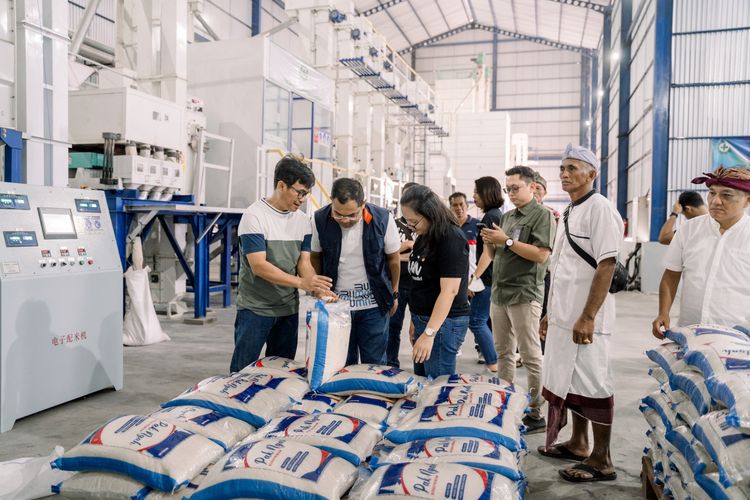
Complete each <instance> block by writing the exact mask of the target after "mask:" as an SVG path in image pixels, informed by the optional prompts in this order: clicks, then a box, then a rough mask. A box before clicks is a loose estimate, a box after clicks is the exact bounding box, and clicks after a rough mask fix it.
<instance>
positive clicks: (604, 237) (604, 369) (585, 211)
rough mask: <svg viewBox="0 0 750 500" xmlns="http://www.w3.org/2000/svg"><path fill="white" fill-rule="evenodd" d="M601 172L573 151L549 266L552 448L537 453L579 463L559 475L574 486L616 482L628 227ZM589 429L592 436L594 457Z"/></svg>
mask: <svg viewBox="0 0 750 500" xmlns="http://www.w3.org/2000/svg"><path fill="white" fill-rule="evenodd" d="M598 168H599V160H598V159H597V158H596V155H595V154H594V153H592V152H591V151H590V150H588V149H586V148H583V147H580V146H573V145H571V144H569V145H568V147H567V148H566V150H565V153H564V154H563V160H562V164H561V165H560V180H561V182H562V188H563V190H564V191H565V192H567V193H568V195H569V196H570V200H571V204H570V205H569V206H568V208H567V209H566V210H565V213H564V215H563V220H562V224H561V226H562V227H560V229H559V230H558V231H557V236H556V239H555V244H554V250H553V253H552V259H551V264H550V269H551V271H550V273H551V276H552V278H551V285H550V296H549V305H548V309H549V312H548V315H547V317H546V318H545V319H543V320H542V324H541V325H540V328H539V333H540V336H542V337H545V336H546V341H547V345H546V349H545V352H544V364H543V370H542V372H543V377H544V383H543V386H544V388H543V389H542V394H543V395H544V398H545V399H546V400H547V402H548V404H549V410H548V425H547V439H546V443H545V445H543V446H540V447H539V448H538V451H539V453H540V454H542V455H544V456H549V457H553V458H560V459H566V460H571V459H572V460H577V461H580V462H581V463H579V464H577V465H575V466H572V467H568V468H565V469H561V470H560V471H559V473H560V476H562V478H563V479H565V480H567V481H571V482H592V481H611V480H614V479H616V477H617V473H616V472H615V470H614V465H613V464H612V458H611V455H610V439H611V435H612V421H613V418H614V394H613V385H614V384H613V382H612V369H611V366H610V362H609V359H610V356H609V343H610V336H611V335H612V333H613V332H614V327H615V299H614V296H613V295H612V294H610V293H609V287H610V284H611V283H612V276H613V275H614V271H615V265H616V262H617V255H618V253H619V250H620V246H621V244H622V240H623V232H624V225H623V222H622V218H621V217H620V215H619V214H618V213H617V211H616V210H615V209H614V207H613V206H612V204H611V203H610V202H609V200H607V199H606V198H605V197H603V196H602V195H600V194H598V193H596V192H595V191H594V188H593V186H594V180H595V179H596V177H597V175H598ZM566 233H569V235H570V239H569V238H568V235H567V234H566ZM571 240H572V241H573V242H574V243H575V244H576V245H577V246H578V247H580V250H582V251H583V252H586V253H587V254H588V255H589V256H591V257H592V258H593V259H594V260H595V261H596V262H597V267H596V269H594V268H593V267H592V266H591V265H589V263H588V262H587V261H586V260H584V259H583V257H582V256H581V255H579V254H578V253H577V252H576V251H575V250H574V248H573V246H572V245H571V243H570V241H571ZM567 410H571V414H572V417H573V430H572V434H571V437H570V439H569V440H568V441H565V442H561V443H557V444H553V443H555V441H556V440H557V437H558V434H559V431H560V430H561V429H562V428H563V427H564V426H565V424H566V422H567ZM589 422H591V426H592V427H593V433H594V446H593V449H592V450H591V452H590V453H589V438H588V428H589Z"/></svg>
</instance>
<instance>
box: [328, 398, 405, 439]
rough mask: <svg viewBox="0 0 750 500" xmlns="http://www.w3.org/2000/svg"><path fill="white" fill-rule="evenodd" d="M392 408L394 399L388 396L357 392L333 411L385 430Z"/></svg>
mask: <svg viewBox="0 0 750 500" xmlns="http://www.w3.org/2000/svg"><path fill="white" fill-rule="evenodd" d="M391 408H393V401H391V400H390V399H388V398H384V397H382V396H373V395H371V394H355V395H353V396H349V397H348V398H346V400H344V401H343V402H342V403H340V404H339V405H337V406H336V408H335V409H334V410H333V411H334V412H335V413H338V414H339V415H346V416H348V417H354V418H358V419H360V420H364V421H365V422H367V423H368V424H370V425H372V426H373V427H375V428H376V429H377V430H379V431H380V432H383V431H384V430H385V428H386V420H387V419H388V414H389V413H390V411H391Z"/></svg>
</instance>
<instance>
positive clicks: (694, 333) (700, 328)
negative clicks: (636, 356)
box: [664, 325, 750, 353]
mask: <svg viewBox="0 0 750 500" xmlns="http://www.w3.org/2000/svg"><path fill="white" fill-rule="evenodd" d="M664 335H665V336H666V337H667V338H668V339H669V340H672V341H674V342H677V343H678V344H680V347H681V348H682V350H683V352H685V353H688V352H690V351H694V350H695V349H697V348H698V347H699V346H702V345H706V344H712V343H714V342H720V343H724V342H731V341H734V342H741V343H745V344H750V338H748V336H747V335H745V334H744V333H743V332H741V331H739V330H737V329H735V328H730V327H728V326H721V325H690V326H682V327H679V328H675V329H673V330H667V331H666V333H665V334H664Z"/></svg>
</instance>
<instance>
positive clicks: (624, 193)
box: [617, 0, 633, 219]
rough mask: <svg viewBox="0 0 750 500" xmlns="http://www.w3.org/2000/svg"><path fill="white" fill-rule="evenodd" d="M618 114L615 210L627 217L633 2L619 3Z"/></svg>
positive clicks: (624, 1)
mask: <svg viewBox="0 0 750 500" xmlns="http://www.w3.org/2000/svg"><path fill="white" fill-rule="evenodd" d="M620 9H621V10H620V19H621V22H622V25H621V28H620V75H619V76H620V78H619V80H620V87H619V90H618V97H619V99H618V100H619V105H620V106H619V109H620V114H619V118H618V127H617V210H618V211H619V212H620V216H621V217H622V218H623V219H626V218H627V216H628V167H629V163H630V38H629V37H628V33H630V25H631V24H632V22H633V1H632V0H622V2H621V3H620Z"/></svg>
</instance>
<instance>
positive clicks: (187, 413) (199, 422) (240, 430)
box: [150, 406, 255, 451]
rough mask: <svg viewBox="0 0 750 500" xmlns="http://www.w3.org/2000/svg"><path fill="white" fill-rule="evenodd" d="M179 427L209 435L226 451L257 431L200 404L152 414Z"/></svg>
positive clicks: (163, 409) (165, 409)
mask: <svg viewBox="0 0 750 500" xmlns="http://www.w3.org/2000/svg"><path fill="white" fill-rule="evenodd" d="M150 416H151V417H153V418H158V419H161V420H166V421H167V422H171V423H173V424H175V425H176V426H178V427H182V428H183V429H186V430H189V431H190V432H193V433H195V434H199V435H201V436H203V437H207V438H208V439H210V440H211V441H214V442H215V443H218V444H220V445H221V446H222V447H223V448H224V450H225V451H229V450H230V448H232V446H234V445H235V444H237V443H239V442H240V441H242V440H243V439H245V438H246V437H247V436H249V435H250V434H252V433H253V432H255V427H253V426H252V425H250V424H248V423H247V422H243V421H242V420H239V419H237V418H234V417H230V416H229V415H226V414H224V413H221V412H220V411H216V410H211V409H208V408H201V407H199V406H173V407H171V408H162V409H161V410H159V411H156V412H154V413H152V414H151V415H150Z"/></svg>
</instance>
